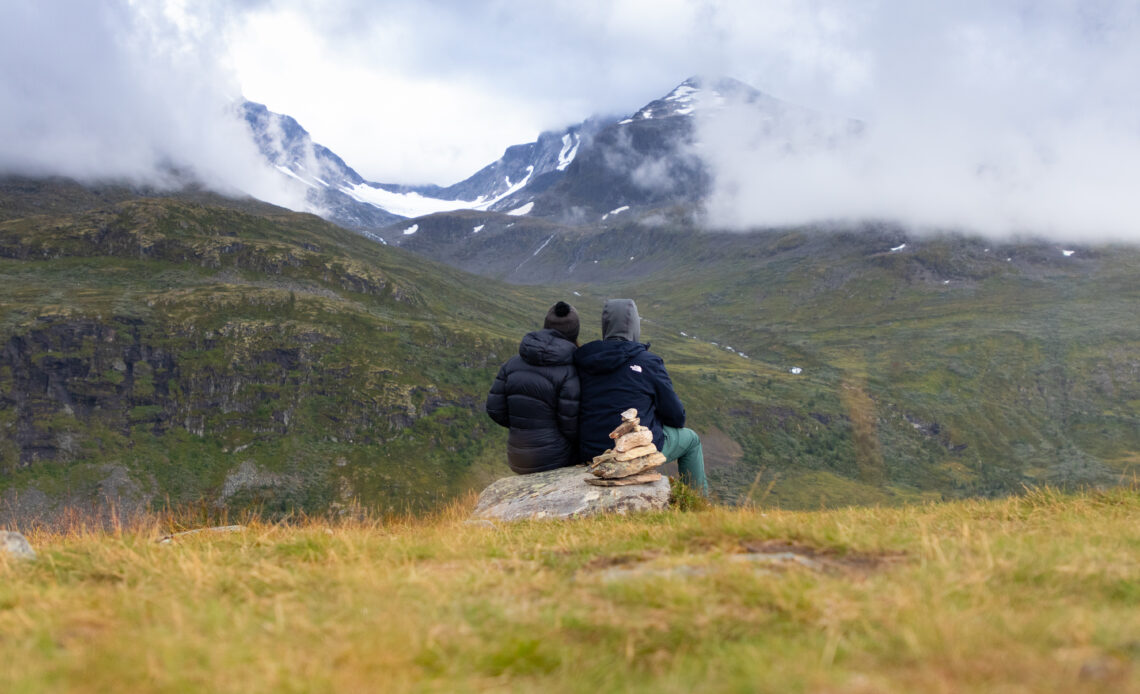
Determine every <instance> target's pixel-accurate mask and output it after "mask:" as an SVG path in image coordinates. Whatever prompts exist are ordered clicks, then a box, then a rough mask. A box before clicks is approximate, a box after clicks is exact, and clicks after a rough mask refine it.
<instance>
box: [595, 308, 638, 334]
mask: <svg viewBox="0 0 1140 694" xmlns="http://www.w3.org/2000/svg"><path fill="white" fill-rule="evenodd" d="M602 339H603V340H628V341H630V342H641V316H639V315H637V304H635V303H633V299H609V300H608V301H606V306H605V308H603V309H602Z"/></svg>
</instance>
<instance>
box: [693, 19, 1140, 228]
mask: <svg viewBox="0 0 1140 694" xmlns="http://www.w3.org/2000/svg"><path fill="white" fill-rule="evenodd" d="M927 9H928V8H926V7H925V6H924V7H923V8H922V11H921V12H918V11H917V10H915V11H911V10H908V8H907V7H906V6H905V3H900V2H894V1H892V0H885V1H884V2H883V3H880V4H878V5H877V6H876V7H875V9H874V10H873V11H871V10H868V12H867V13H865V15H864V16H862V18H861V22H858V23H856V24H855V25H854V26H855V28H854V30H853V31H852V34H851V37H850V39H849V41H850V43H849V46H848V48H849V49H850V50H849V53H850V54H851V55H858V56H860V64H861V65H863V66H864V67H865V68H866V70H865V73H864V79H863V80H862V81H861V83H860V84H859V85H857V86H856V87H854V88H853V89H851V90H850V91H849V92H848V93H846V94H845V95H842V96H841V97H834V98H831V99H829V100H827V103H826V104H825V105H824V108H822V109H821V110H827V111H830V112H833V113H834V112H842V113H844V114H845V115H846V114H847V113H850V111H855V113H853V114H851V115H855V116H856V117H858V118H859V120H860V121H862V123H863V125H864V128H863V131H862V133H861V134H860V135H858V136H855V137H844V136H843V135H842V128H838V129H833V131H834V132H833V133H832V134H833V135H834V134H835V133H836V132H838V133H839V134H838V135H837V136H834V137H831V138H830V139H829V138H827V137H820V132H819V129H818V127H816V126H817V125H818V124H815V125H812V124H809V125H808V127H804V124H803V122H800V123H798V124H797V123H793V122H786V123H783V124H781V125H780V127H779V128H778V129H777V130H776V131H775V132H772V131H771V130H770V128H771V124H770V123H766V122H765V121H763V120H762V119H757V118H756V117H755V114H751V115H750V114H749V113H747V111H746V109H743V108H742V107H740V106H735V107H730V108H727V109H724V110H721V111H714V112H711V113H709V114H708V115H706V116H705V117H703V118H702V119H701V126H700V127H699V139H700V140H701V142H702V155H703V156H704V157H705V159H706V161H707V162H708V163H709V165H710V166H711V168H712V171H713V173H714V178H715V187H714V191H713V195H712V197H711V198H710V200H709V205H708V218H709V222H710V223H711V224H714V225H718V226H724V227H728V228H738V229H739V228H751V227H757V226H768V225H784V224H801V223H810V222H814V221H824V220H852V219H867V218H873V219H893V220H897V221H900V222H903V223H905V224H908V225H911V226H914V227H919V228H923V227H925V228H939V229H947V228H961V229H967V230H971V231H980V232H984V233H987V234H990V235H1010V234H1033V235H1044V236H1049V237H1053V238H1058V239H1061V238H1063V239H1070V240H1077V241H1081V240H1088V241H1096V240H1124V241H1140V196H1137V195H1136V194H1135V181H1137V180H1140V116H1138V115H1137V114H1140V96H1138V93H1137V90H1136V89H1135V87H1134V85H1135V82H1136V79H1137V78H1138V77H1140V73H1138V72H1137V66H1140V40H1137V39H1138V33H1137V30H1138V28H1140V8H1138V7H1136V6H1135V5H1134V4H1132V3H1124V2H1114V1H1113V0H1104V1H1102V2H1096V3H1078V2H1066V1H1064V0H1042V2H1037V3H1026V4H1021V3H988V4H987V3H973V2H964V3H959V4H955V5H954V6H953V7H941V8H937V9H936V10H935V11H932V12H927ZM761 86H762V85H761ZM779 96H783V95H779ZM792 98H793V100H794V98H795V97H794V96H793V97H792ZM821 101H822V100H821ZM813 105H815V104H813Z"/></svg>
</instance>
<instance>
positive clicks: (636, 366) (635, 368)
mask: <svg viewBox="0 0 1140 694" xmlns="http://www.w3.org/2000/svg"><path fill="white" fill-rule="evenodd" d="M629 368H630V370H632V371H636V372H637V373H641V365H639V364H630V365H629Z"/></svg>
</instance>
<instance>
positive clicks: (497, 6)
mask: <svg viewBox="0 0 1140 694" xmlns="http://www.w3.org/2000/svg"><path fill="white" fill-rule="evenodd" d="M1138 28H1140V4H1138V3H1136V2H1131V1H1130V2H1125V1H1124V0H1021V1H1018V0H947V1H946V2H922V3H916V2H913V1H912V0H878V1H871V0H867V1H859V0H737V1H731V0H724V1H721V2H715V1H699V0H573V1H570V0H545V1H543V2H534V1H533V0H495V1H489V2H473V1H471V2H469V1H466V0H453V1H447V0H434V1H432V0H403V1H385V0H325V1H324V2H321V3H313V2H306V1H303V0H247V1H240V0H234V1H232V2H220V1H217V0H70V1H68V0H51V1H49V0H3V2H2V3H0V103H2V104H3V107H2V108H0V169H2V170H7V171H13V170H15V171H25V172H34V173H43V172H55V173H64V174H69V175H77V176H86V177H94V176H98V175H113V176H131V177H140V178H146V177H148V176H154V175H156V172H159V171H161V170H162V167H163V166H164V165H168V164H172V163H175V164H178V165H179V166H188V167H189V168H191V169H193V170H195V171H196V172H198V173H199V174H200V175H202V176H204V177H206V178H207V179H209V180H211V181H214V182H215V183H216V185H218V186H219V187H226V186H229V187H232V188H235V189H244V190H248V191H250V192H253V193H254V194H258V195H261V196H262V197H266V198H268V199H274V201H277V202H285V203H287V202H288V201H287V200H284V199H282V194H280V193H274V192H272V191H271V189H272V188H273V186H274V182H273V181H274V180H275V179H272V177H270V176H269V174H268V173H267V172H265V171H264V167H262V166H261V164H260V163H259V162H258V161H257V157H256V153H255V152H254V151H253V150H252V147H251V146H250V144H249V143H248V142H245V141H244V140H243V134H242V132H241V130H240V127H238V126H239V125H240V124H236V123H235V122H234V120H233V118H232V112H231V111H229V110H227V109H228V104H229V103H231V102H232V100H233V99H236V98H237V97H239V96H240V95H244V96H245V97H246V98H249V99H251V100H254V101H259V102H262V103H265V104H267V105H268V106H269V108H270V109H271V110H274V111H278V112H281V113H287V114H289V115H291V116H294V117H295V118H297V119H298V121H300V123H301V124H302V125H303V126H304V127H306V128H307V129H308V130H309V131H310V132H311V134H312V135H313V138H314V139H315V140H316V141H317V142H320V143H322V144H325V145H326V146H328V147H330V148H331V149H332V150H333V151H335V152H337V153H338V154H340V155H341V156H342V157H344V159H345V160H346V161H347V162H348V164H349V165H351V166H353V167H354V168H356V169H357V170H358V171H359V172H360V173H361V174H362V175H363V176H364V177H365V178H367V179H370V180H376V181H384V182H398V183H426V182H433V183H440V184H448V183H452V182H455V181H457V180H460V179H462V178H465V177H466V176H468V175H470V174H471V173H473V172H474V171H476V170H477V169H479V168H480V167H482V166H483V165H485V164H487V163H489V162H490V161H492V160H494V159H495V158H497V157H498V156H499V155H500V154H501V152H502V150H503V149H504V148H505V147H507V146H508V145H511V144H516V143H520V142H527V141H531V140H533V139H534V138H535V136H536V135H537V134H538V133H539V132H540V131H542V130H546V129H553V128H558V127H561V126H564V125H567V124H570V123H573V122H577V121H580V120H582V119H584V118H586V117H587V116H589V115H591V114H596V113H610V114H625V113H631V112H633V111H635V110H636V109H637V108H639V107H640V106H642V105H643V104H644V103H646V102H647V101H649V100H651V99H653V98H656V97H658V96H661V95H663V94H665V93H666V92H668V91H669V90H670V89H671V88H672V87H674V86H675V85H676V84H678V83H679V82H681V81H682V80H684V79H685V78H686V77H688V76H689V75H692V74H696V73H704V74H725V75H731V76H734V77H737V78H739V79H741V80H743V81H745V82H747V83H749V84H751V85H753V86H755V87H757V88H759V89H761V90H764V91H766V92H768V93H770V94H772V95H774V96H777V97H779V98H781V99H784V100H786V101H790V102H794V103H797V104H801V105H804V106H808V107H810V108H813V109H816V110H819V111H822V112H826V113H831V114H836V115H840V116H850V117H855V118H859V119H861V120H863V121H864V122H866V123H868V126H869V131H868V132H869V134H868V137H867V138H866V139H865V141H864V142H863V143H862V144H861V145H860V146H859V147H858V148H856V149H855V150H854V151H852V152H848V153H845V154H844V155H842V156H836V155H833V154H827V153H821V152H814V153H813V152H808V153H807V156H803V157H798V158H796V159H795V160H789V159H786V158H783V159H781V158H780V157H777V156H774V154H773V153H772V152H769V151H766V150H765V149H764V148H763V147H759V148H754V149H748V148H741V147H740V146H739V138H738V137H737V135H744V136H747V135H748V134H749V133H748V127H749V126H748V124H746V123H743V124H740V126H739V127H740V128H741V130H740V132H737V131H733V130H724V129H720V130H717V131H712V132H708V133H706V135H707V140H708V142H709V147H710V148H711V151H710V153H709V158H710V161H712V162H713V163H714V165H715V170H716V172H717V180H718V183H719V186H718V190H717V195H716V196H714V199H713V204H712V206H711V212H712V213H713V214H714V215H715V217H716V219H717V220H718V222H719V223H723V224H727V225H735V226H749V225H753V224H762V223H789V222H790V223H796V222H800V221H810V218H821V217H829V218H842V217H847V216H875V215H879V216H890V215H892V214H894V215H897V216H900V217H902V218H904V220H905V221H912V222H914V223H918V224H932V225H938V224H963V225H972V226H979V227H985V228H992V229H994V230H1010V229H1018V228H1023V227H1040V228H1044V229H1050V228H1057V229H1065V228H1072V227H1073V226H1074V225H1083V227H1084V228H1085V229H1093V230H1094V231H1090V232H1089V233H1090V234H1093V235H1095V234H1097V233H1100V234H1103V235H1108V236H1113V235H1115V236H1130V235H1135V236H1140V229H1138V227H1140V223H1138V220H1140V202H1137V201H1134V200H1133V198H1134V197H1136V196H1135V195H1134V194H1133V193H1132V189H1133V188H1134V187H1135V182H1136V181H1138V180H1140V92H1138V90H1137V88H1136V84H1137V83H1138V82H1140V30H1138ZM773 190H775V191H778V192H779V194H778V195H772V191H773ZM766 191H767V192H766ZM274 196H276V198H275V197H274Z"/></svg>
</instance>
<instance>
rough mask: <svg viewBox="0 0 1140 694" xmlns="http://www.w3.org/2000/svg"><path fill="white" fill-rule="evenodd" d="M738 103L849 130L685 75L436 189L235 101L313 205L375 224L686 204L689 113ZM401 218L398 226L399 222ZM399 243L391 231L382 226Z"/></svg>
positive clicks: (788, 121)
mask: <svg viewBox="0 0 1140 694" xmlns="http://www.w3.org/2000/svg"><path fill="white" fill-rule="evenodd" d="M734 109H735V110H743V112H744V117H745V118H747V119H749V120H750V121H753V122H758V123H763V124H764V128H763V131H764V133H765V137H769V138H772V139H773V140H787V141H788V142H789V143H796V142H802V141H803V140H804V139H805V138H810V139H813V140H827V141H831V142H832V143H833V144H834V143H835V142H838V141H841V140H842V139H844V138H848V137H851V136H855V135H857V134H858V132H859V130H860V128H861V125H860V124H859V123H858V122H857V121H849V120H846V119H837V118H829V117H826V116H823V115H821V114H817V113H815V112H812V111H810V110H808V109H805V108H801V107H797V106H795V105H792V104H788V103H786V102H783V101H780V100H779V99H776V98H774V97H772V96H769V95H767V94H764V93H763V92H761V91H759V90H757V89H754V88H752V87H750V86H748V85H746V84H744V83H742V82H739V81H737V80H733V79H729V78H720V79H708V78H701V77H692V78H689V79H687V80H685V81H684V82H682V83H681V84H680V85H678V86H677V87H676V88H674V89H673V90H672V91H670V92H669V93H668V94H666V95H665V96H663V97H662V98H660V99H656V100H654V101H652V102H650V103H649V104H646V105H645V106H644V107H642V108H641V109H639V110H638V111H637V112H636V113H634V114H632V115H631V116H629V117H626V118H622V119H619V118H617V117H596V118H591V119H588V120H586V121H584V122H582V123H578V124H576V125H572V126H570V127H568V128H566V129H564V130H560V131H553V132H546V133H543V134H541V135H540V136H539V138H538V139H537V140H536V141H535V142H531V143H526V144H520V145H514V146H511V147H508V148H507V150H506V151H505V152H504V153H503V156H502V157H500V158H499V159H498V160H496V161H494V162H492V163H491V164H488V165H487V166H485V167H484V168H482V169H480V170H479V171H477V172H476V173H475V174H473V175H472V176H470V177H468V178H467V179H465V180H463V181H460V182H459V183H456V184H454V185H450V186H447V187H440V186H434V185H428V186H422V185H421V186H409V185H400V184H390V183H375V182H370V181H365V180H364V179H363V178H362V177H361V176H360V175H359V174H358V173H357V172H356V171H354V170H353V169H351V168H350V167H348V166H347V165H346V164H345V163H344V161H343V160H342V159H341V158H340V157H338V156H337V155H336V154H334V153H332V152H331V151H329V150H328V149H327V148H325V147H322V146H321V145H318V144H315V143H313V142H312V140H311V138H310V137H309V135H308V133H307V132H306V131H305V130H304V129H303V128H301V126H300V125H299V124H298V123H297V122H296V121H295V120H294V119H292V118H290V117H288V116H284V115H281V114H275V113H272V112H270V111H268V110H267V109H266V108H265V107H264V106H262V105H260V104H253V103H250V102H247V103H245V105H244V112H245V119H246V122H247V123H248V124H249V125H250V128H251V130H252V132H253V133H254V137H255V139H256V141H257V143H258V146H259V147H260V149H261V152H262V154H263V155H264V156H265V157H266V159H267V160H268V161H269V162H270V163H272V164H273V165H274V166H276V167H277V168H278V170H280V171H281V172H282V173H283V174H284V175H287V176H290V177H292V178H294V179H296V180H298V181H300V182H301V183H303V184H304V185H306V186H308V188H309V190H308V198H309V202H310V204H311V205H312V208H313V210H314V211H316V212H318V213H319V214H321V215H322V216H324V217H325V218H327V219H330V220H331V221H334V222H336V223H338V224H341V225H342V226H347V227H349V228H353V229H357V230H361V231H367V232H378V231H380V230H381V229H382V228H383V227H386V226H389V225H390V224H392V223H393V222H395V221H396V219H397V218H401V219H402V218H418V217H421V216H426V215H429V214H438V213H447V212H454V211H460V210H466V211H471V210H475V211H489V212H500V213H505V214H511V215H515V216H529V217H540V218H543V219H548V220H550V221H554V222H556V223H560V224H565V225H571V226H579V225H583V224H594V223H597V222H599V221H604V218H608V216H609V215H611V214H621V213H623V212H626V211H628V210H634V211H639V210H643V209H652V208H659V207H663V206H670V205H697V204H699V202H700V201H701V199H702V198H703V197H704V196H705V195H706V194H707V193H708V190H709V186H710V182H711V179H710V173H709V171H708V168H707V166H706V164H705V163H704V161H703V159H702V145H701V143H700V142H699V141H698V139H697V118H701V117H705V118H715V117H717V114H718V113H721V112H725V111H729V110H734ZM403 228H407V227H403ZM383 238H385V241H386V242H393V241H395V242H399V241H400V240H402V234H395V235H392V234H389V235H385V236H383Z"/></svg>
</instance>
